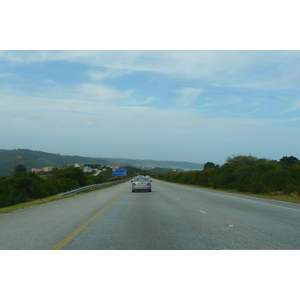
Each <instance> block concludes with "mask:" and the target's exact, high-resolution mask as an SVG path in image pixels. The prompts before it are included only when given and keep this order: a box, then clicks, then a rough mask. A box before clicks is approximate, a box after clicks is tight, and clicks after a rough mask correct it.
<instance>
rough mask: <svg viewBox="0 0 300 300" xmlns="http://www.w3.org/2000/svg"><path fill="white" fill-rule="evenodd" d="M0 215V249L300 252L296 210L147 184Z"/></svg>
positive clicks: (299, 218)
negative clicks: (143, 189)
mask: <svg viewBox="0 0 300 300" xmlns="http://www.w3.org/2000/svg"><path fill="white" fill-rule="evenodd" d="M152 184H153V187H152V192H151V193H148V192H136V193H132V192H131V185H130V182H125V183H122V184H119V185H116V186H113V187H109V188H106V189H102V190H99V191H95V192H90V193H87V194H84V195H76V196H73V197H71V198H67V199H62V200H59V201H54V202H50V203H45V204H41V205H38V206H33V207H30V208H26V209H23V210H19V211H15V212H12V213H9V214H2V215H0V249H9V250H12V249H22V250H25V249H37V250H38V249H39V250H43V249H45V250H46V249H57V250H58V249H61V250H64V249H65V250H71V249H74V250H75V249H80V250H88V249H91V250H117V249H120V250H127V249H128V250H138V249H141V250H152V249H153V250H163V249H167V250H175V249H180V250H188V249H195V250H202V249H204V250H215V249H216V250H217V249H220V250H224V249H228V250H230V249H247V250H250V249H257V250H258V249H300V228H299V224H300V205H298V204H292V203H286V202H281V201H275V200H269V199H261V198H256V197H249V196H241V195H236V194H229V193H223V192H217V191H211V190H205V189H199V188H194V187H187V186H182V185H176V184H172V183H166V182H161V181H157V180H153V182H152Z"/></svg>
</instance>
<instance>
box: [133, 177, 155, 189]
mask: <svg viewBox="0 0 300 300" xmlns="http://www.w3.org/2000/svg"><path fill="white" fill-rule="evenodd" d="M131 182H132V185H131V188H132V192H133V193H134V192H135V191H143V190H146V191H148V192H151V191H152V186H151V182H152V180H150V178H147V177H144V176H138V177H135V178H134V179H133V180H131Z"/></svg>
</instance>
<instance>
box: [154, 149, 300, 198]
mask: <svg viewBox="0 0 300 300" xmlns="http://www.w3.org/2000/svg"><path fill="white" fill-rule="evenodd" d="M154 177H156V178H158V179H163V180H166V181H170V182H175V183H176V182H177V183H185V184H193V185H198V186H203V187H212V188H214V189H223V190H236V191H238V192H250V193H253V194H272V193H280V194H286V195H291V194H293V195H296V196H299V195H300V161H299V160H298V159H297V158H296V157H294V156H289V157H288V156H284V157H283V158H281V159H280V161H274V160H268V159H265V158H257V157H254V156H252V155H234V156H232V157H228V158H227V160H226V163H225V164H224V165H222V166H218V165H215V164H214V163H212V162H208V163H206V164H205V165H204V169H203V170H202V171H192V172H174V171H173V172H168V173H164V174H158V175H154Z"/></svg>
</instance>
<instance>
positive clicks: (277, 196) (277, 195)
mask: <svg viewBox="0 0 300 300" xmlns="http://www.w3.org/2000/svg"><path fill="white" fill-rule="evenodd" d="M159 180H161V179H159ZM161 181H165V182H169V183H175V184H181V185H185V186H191V187H196V188H200V189H206V190H211V191H217V192H224V193H229V194H238V195H245V196H251V197H256V198H265V199H271V200H278V201H284V202H290V203H296V204H300V196H299V195H297V194H294V193H292V194H291V195H285V194H283V193H281V192H274V193H270V194H253V193H246V192H238V191H236V190H222V189H214V188H212V187H206V186H199V185H194V184H186V183H178V182H170V181H166V180H161Z"/></svg>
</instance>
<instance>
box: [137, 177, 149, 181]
mask: <svg viewBox="0 0 300 300" xmlns="http://www.w3.org/2000/svg"><path fill="white" fill-rule="evenodd" d="M134 181H149V178H135V179H134Z"/></svg>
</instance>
